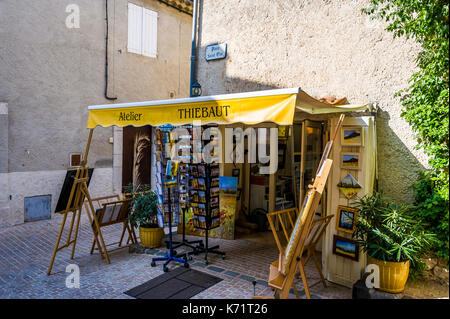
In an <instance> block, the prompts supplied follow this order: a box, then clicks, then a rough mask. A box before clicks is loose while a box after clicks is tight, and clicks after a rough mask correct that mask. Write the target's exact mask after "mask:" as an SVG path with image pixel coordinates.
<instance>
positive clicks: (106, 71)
mask: <svg viewBox="0 0 450 319" xmlns="http://www.w3.org/2000/svg"><path fill="white" fill-rule="evenodd" d="M105 10H106V16H105V20H106V37H105V42H106V45H105V99H107V100H110V101H114V100H117V97H110V96H108V33H109V21H108V0H105Z"/></svg>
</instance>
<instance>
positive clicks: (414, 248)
mask: <svg viewBox="0 0 450 319" xmlns="http://www.w3.org/2000/svg"><path fill="white" fill-rule="evenodd" d="M355 207H356V208H357V209H358V210H359V215H358V220H357V223H356V231H355V234H354V237H356V239H357V241H358V243H359V245H360V246H361V247H362V249H363V251H364V252H366V253H367V254H368V255H369V256H370V257H372V258H375V259H378V260H383V261H392V262H406V261H408V260H409V261H410V262H411V269H413V271H414V272H420V271H421V270H422V269H423V266H424V264H423V262H422V261H421V259H420V258H421V257H423V255H424V254H426V253H427V252H428V251H429V249H430V247H432V245H433V244H434V242H435V237H434V234H431V233H428V232H426V231H425V230H424V228H423V227H422V225H421V224H420V222H419V221H417V220H416V219H415V218H414V216H413V215H412V214H411V207H408V206H406V205H404V204H401V205H397V204H394V203H389V202H387V201H385V200H384V199H383V198H382V196H381V195H380V194H375V195H366V196H364V197H362V198H359V199H358V200H357V202H356V203H355Z"/></svg>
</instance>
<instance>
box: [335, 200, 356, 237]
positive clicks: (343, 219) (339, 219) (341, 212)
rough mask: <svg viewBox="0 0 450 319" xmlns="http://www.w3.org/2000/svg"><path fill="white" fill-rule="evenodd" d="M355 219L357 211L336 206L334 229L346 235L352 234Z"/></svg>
mask: <svg viewBox="0 0 450 319" xmlns="http://www.w3.org/2000/svg"><path fill="white" fill-rule="evenodd" d="M357 218H358V210H357V209H354V208H351V207H347V206H338V208H337V214H336V229H337V230H340V231H343V232H347V233H353V232H354V231H355V228H356V219H357Z"/></svg>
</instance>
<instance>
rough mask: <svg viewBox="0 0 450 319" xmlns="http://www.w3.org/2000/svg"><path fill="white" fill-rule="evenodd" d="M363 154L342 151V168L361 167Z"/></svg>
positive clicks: (357, 168)
mask: <svg viewBox="0 0 450 319" xmlns="http://www.w3.org/2000/svg"><path fill="white" fill-rule="evenodd" d="M360 159H361V156H360V154H359V153H348V152H342V153H341V159H340V162H341V168H343V169H356V170H359V169H361V162H360Z"/></svg>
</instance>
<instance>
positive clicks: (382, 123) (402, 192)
mask: <svg viewBox="0 0 450 319" xmlns="http://www.w3.org/2000/svg"><path fill="white" fill-rule="evenodd" d="M204 52H205V47H201V48H200V49H199V51H198V54H197V56H198V61H200V60H201V59H204ZM227 60H228V58H225V59H223V60H217V61H210V62H206V63H205V62H204V60H203V61H201V65H202V67H201V68H200V69H199V71H198V72H197V74H198V75H197V77H198V81H199V83H200V84H201V85H202V91H203V94H202V95H204V96H206V95H215V94H226V93H240V92H249V91H260V90H270V89H279V88H284V87H280V86H277V85H274V84H270V83H264V82H262V81H253V80H251V79H242V78H236V77H231V76H227V70H226V68H227V67H226V65H227V62H228V63H229V62H230V61H227ZM251 76H252V74H249V78H251ZM304 84H305V83H298V84H297V85H296V86H299V87H302V85H304ZM309 86H311V83H309ZM369 101H370V97H369ZM349 102H350V103H358V102H368V101H349ZM381 107H382V106H381ZM389 122H390V115H389V113H388V112H386V111H383V110H382V109H380V110H379V111H378V115H377V119H376V125H377V141H378V177H379V178H378V189H379V191H380V192H382V193H383V194H385V196H386V198H388V199H391V200H394V201H398V202H406V203H409V204H411V203H412V202H413V200H414V198H413V195H414V192H413V189H412V187H411V186H412V185H413V184H414V183H416V182H417V180H418V176H419V172H420V171H424V170H425V167H424V166H423V165H422V164H421V163H420V162H419V160H418V159H417V158H416V156H415V155H414V154H413V153H412V152H411V151H410V150H409V149H408V147H407V146H406V145H405V144H404V142H403V141H402V140H401V139H400V138H399V137H398V136H397V135H396V134H395V133H394V131H393V130H392V129H391V127H390V126H389Z"/></svg>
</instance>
